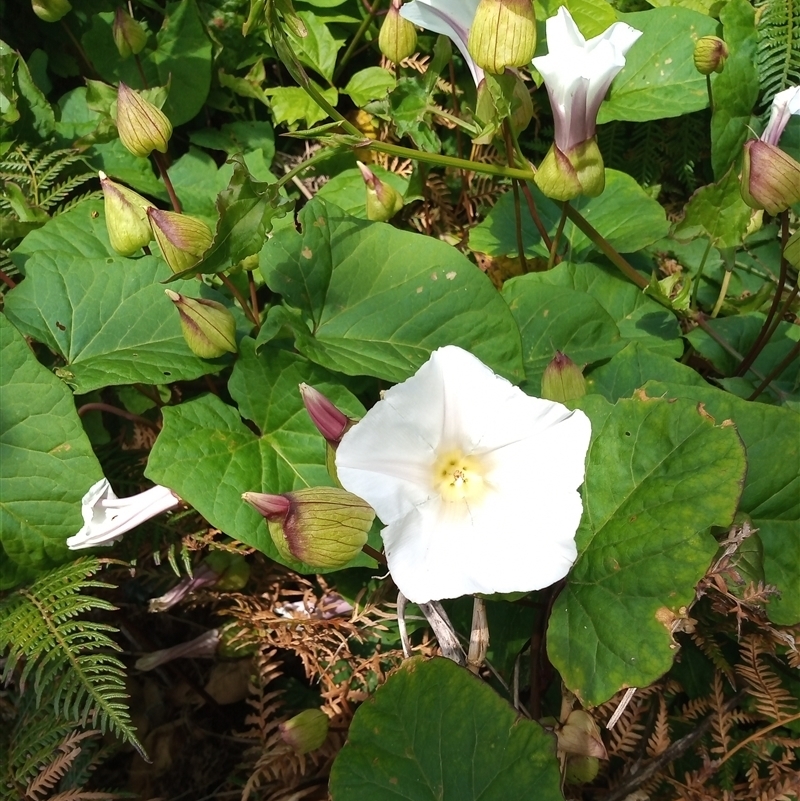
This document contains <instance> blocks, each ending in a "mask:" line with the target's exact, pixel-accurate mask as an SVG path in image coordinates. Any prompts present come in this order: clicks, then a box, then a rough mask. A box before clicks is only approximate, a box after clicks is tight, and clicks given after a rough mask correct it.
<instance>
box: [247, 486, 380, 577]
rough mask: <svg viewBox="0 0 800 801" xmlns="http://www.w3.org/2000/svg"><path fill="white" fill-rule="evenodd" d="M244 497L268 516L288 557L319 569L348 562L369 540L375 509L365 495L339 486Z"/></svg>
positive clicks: (276, 541) (272, 532) (275, 540)
mask: <svg viewBox="0 0 800 801" xmlns="http://www.w3.org/2000/svg"><path fill="white" fill-rule="evenodd" d="M242 498H243V499H244V500H245V501H247V503H249V504H250V505H251V506H253V507H254V508H255V509H256V510H257V511H258V512H260V513H261V514H262V515H264V517H266V519H267V527H268V528H269V533H270V536H271V537H272V541H273V543H274V544H275V547H276V548H277V549H278V553H279V554H280V555H281V557H283V558H284V559H286V560H290V561H300V562H305V563H306V564H307V565H311V566H312V567H317V568H326V569H335V568H339V567H344V566H345V565H346V564H347V563H348V562H349V561H350V560H351V559H353V557H355V556H356V555H357V554H358V553H359V551H360V550H361V548H362V546H363V545H364V543H365V542H366V541H367V533H368V532H369V530H370V528H371V526H372V521H373V520H374V519H375V512H374V511H373V510H372V507H370V506H369V505H368V504H366V503H365V502H364V501H362V500H361V498H359V497H357V496H355V495H353V494H351V493H349V492H347V491H345V490H343V489H339V488H335V487H314V488H307V489H299V490H295V491H294V492H287V493H286V494H285V495H264V494H262V493H259V492H245V493H244V494H243V495H242Z"/></svg>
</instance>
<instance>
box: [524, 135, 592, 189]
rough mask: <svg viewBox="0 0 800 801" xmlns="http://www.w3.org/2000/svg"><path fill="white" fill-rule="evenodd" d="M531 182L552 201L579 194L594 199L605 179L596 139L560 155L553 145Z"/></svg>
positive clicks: (588, 140) (582, 143) (559, 151)
mask: <svg viewBox="0 0 800 801" xmlns="http://www.w3.org/2000/svg"><path fill="white" fill-rule="evenodd" d="M534 181H535V182H536V185H537V186H538V187H539V189H541V191H542V192H543V193H544V194H545V195H547V197H549V198H552V199H553V200H572V199H573V198H575V197H577V196H578V195H586V196H587V197H597V196H598V195H599V194H601V193H602V192H603V189H605V185H606V177H605V168H604V166H603V157H602V155H601V154H600V148H598V147H597V142H596V141H595V138H594V137H592V138H591V139H587V140H586V141H585V142H581V144H579V145H576V146H575V147H574V148H572V150H570V151H569V153H564V152H562V151H561V150H560V149H559V148H558V147H557V146H556V144H555V143H553V144H552V145H551V146H550V150H548V151H547V155H546V156H545V157H544V159H543V161H542V163H541V165H540V167H539V169H538V170H537V172H536V175H535V176H534Z"/></svg>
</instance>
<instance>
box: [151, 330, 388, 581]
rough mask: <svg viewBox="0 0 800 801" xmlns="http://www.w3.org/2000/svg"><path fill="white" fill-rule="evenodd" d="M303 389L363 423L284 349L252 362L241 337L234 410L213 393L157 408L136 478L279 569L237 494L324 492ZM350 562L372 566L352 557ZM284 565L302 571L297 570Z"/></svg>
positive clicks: (344, 397) (318, 373)
mask: <svg viewBox="0 0 800 801" xmlns="http://www.w3.org/2000/svg"><path fill="white" fill-rule="evenodd" d="M302 382H305V383H307V384H310V385H312V386H314V387H316V388H317V389H319V390H320V391H321V392H323V393H324V394H325V395H327V397H329V398H330V399H331V400H332V401H333V402H334V403H335V404H336V405H337V406H339V408H341V409H342V410H343V411H344V412H345V413H347V414H349V415H351V416H353V417H361V416H363V414H364V408H363V406H361V404H360V403H359V402H358V401H357V400H356V399H355V397H354V396H353V395H351V394H350V393H349V392H348V391H347V390H345V389H344V388H342V387H341V385H339V384H338V383H336V381H335V379H334V377H333V376H332V375H331V374H330V373H329V372H328V371H327V370H323V369H322V368H320V367H317V366H316V365H313V364H311V363H310V362H307V361H306V360H305V359H303V358H302V357H299V356H295V355H293V354H291V353H288V352H287V351H283V350H274V349H271V348H266V349H264V350H262V351H261V353H260V354H259V355H256V352H255V343H254V342H253V340H252V339H248V338H245V339H243V340H242V342H241V344H240V356H239V359H238V360H237V362H236V366H235V367H234V370H233V375H232V376H231V379H230V381H229V383H228V388H229V390H230V393H231V397H233V399H234V400H235V401H236V402H237V403H238V404H239V410H238V411H237V410H236V409H235V408H234V407H233V406H228V405H227V404H225V403H223V402H222V401H221V400H220V399H219V398H218V397H216V396H215V395H203V396H201V397H199V398H195V399H194V400H191V401H187V402H185V403H182V404H180V405H179V406H171V407H166V408H164V410H163V414H164V428H163V429H162V431H161V433H160V434H159V436H158V439H157V440H156V443H155V445H154V447H153V450H152V451H151V453H150V458H149V460H148V463H147V470H146V471H145V474H146V475H147V477H148V478H150V479H152V480H153V481H155V482H157V483H159V484H163V485H165V486H168V487H170V489H173V490H174V491H175V492H176V493H178V495H180V496H181V498H183V499H184V500H185V501H186V502H187V503H190V504H191V505H192V506H194V508H195V509H197V511H198V512H200V514H202V515H203V517H205V518H206V520H208V522H209V523H211V525H213V526H216V527H217V528H219V529H221V530H222V531H224V532H225V533H226V534H228V535H229V536H231V537H234V538H235V539H237V540H240V541H241V542H245V543H247V544H248V545H252V546H253V547H255V548H257V549H258V550H259V551H261V552H262V553H265V554H267V556H269V557H270V558H272V559H275V560H277V561H283V560H281V559H280V557H279V555H278V552H277V550H276V549H275V546H274V545H273V543H272V539H271V538H270V535H269V532H268V531H267V526H266V523H265V522H264V519H263V518H262V517H261V515H259V514H258V512H256V511H255V509H253V508H252V507H251V506H249V505H248V504H246V503H245V502H244V501H243V500H242V493H243V492H249V491H254V492H269V493H283V492H289V491H290V490H293V489H298V488H300V487H307V486H330V485H331V483H332V482H331V479H330V476H329V475H328V473H327V470H326V468H325V441H324V440H323V439H322V437H321V435H320V433H319V432H318V431H317V429H316V428H315V427H314V424H313V423H312V422H311V419H310V418H309V416H308V413H307V412H306V410H305V407H304V406H303V401H302V399H301V397H300V392H299V390H298V384H300V383H302ZM240 415H241V416H240ZM242 417H244V418H245V419H246V420H249V421H250V422H251V423H252V424H253V425H254V426H255V427H256V428H257V429H258V432H259V433H258V434H255V433H253V431H252V430H251V428H250V427H248V426H247V425H246V424H245V423H244V422H243V420H242ZM353 564H369V565H373V564H374V563H373V562H372V561H370V560H368V559H367V558H366V557H364V556H360V557H359V558H358V559H357V560H355V561H354V562H353ZM290 567H293V568H295V569H298V570H301V571H302V572H310V571H311V568H309V567H308V566H307V565H303V564H301V563H299V562H297V563H292V564H291V565H290Z"/></svg>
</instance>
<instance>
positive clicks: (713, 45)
mask: <svg viewBox="0 0 800 801" xmlns="http://www.w3.org/2000/svg"><path fill="white" fill-rule="evenodd" d="M693 58H694V66H695V68H696V69H697V71H698V72H699V73H700V74H701V75H711V73H712V72H722V68H723V67H724V66H725V61H726V59H727V58H728V45H726V44H725V42H723V41H722V39H720V38H719V36H701V37H700V38H699V39H698V40H697V42H695V45H694V55H693Z"/></svg>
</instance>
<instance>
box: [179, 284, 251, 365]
mask: <svg viewBox="0 0 800 801" xmlns="http://www.w3.org/2000/svg"><path fill="white" fill-rule="evenodd" d="M164 291H165V292H166V294H167V297H168V298H169V299H170V300H171V301H172V302H173V303H174V304H175V308H177V310H178V313H179V314H180V316H181V329H182V330H183V338H184V339H185V340H186V344H187V345H188V346H189V350H191V351H192V353H194V354H195V356H199V357H200V358H201V359H216V358H218V357H219V356H222V355H223V354H225V353H236V321H235V320H234V318H233V315H232V314H231V313H230V312H229V311H228V310H227V309H226V308H225V307H224V306H223V305H222V304H221V303H217V302H216V301H215V300H205V299H204V298H187V297H186V296H185V295H180V294H178V293H177V292H173V291H172V290H171V289H165V290H164Z"/></svg>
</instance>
